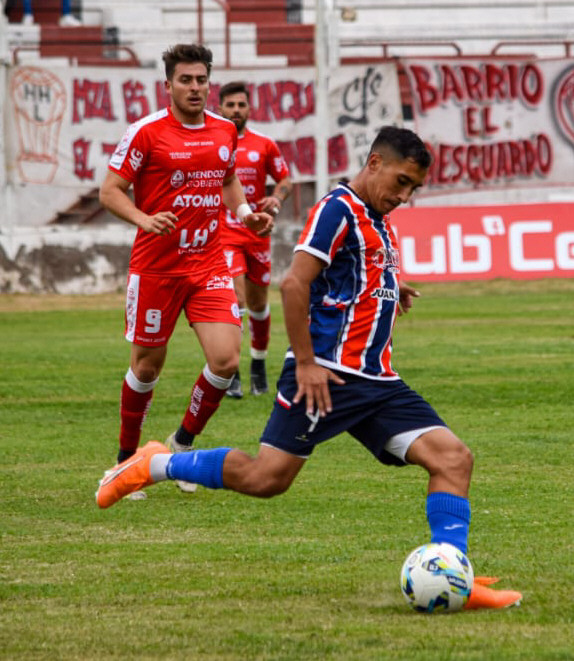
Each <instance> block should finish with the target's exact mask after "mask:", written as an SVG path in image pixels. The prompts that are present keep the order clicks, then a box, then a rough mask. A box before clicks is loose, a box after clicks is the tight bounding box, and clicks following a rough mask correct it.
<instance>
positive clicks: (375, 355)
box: [288, 184, 399, 379]
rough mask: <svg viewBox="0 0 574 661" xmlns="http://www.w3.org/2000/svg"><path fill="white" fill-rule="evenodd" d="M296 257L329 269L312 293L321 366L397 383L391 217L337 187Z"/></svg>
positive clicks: (316, 213)
mask: <svg viewBox="0 0 574 661" xmlns="http://www.w3.org/2000/svg"><path fill="white" fill-rule="evenodd" d="M298 250H304V251H305V252H308V253H309V254H311V255H314V256H315V257H317V258H318V259H320V260H321V261H322V262H324V263H325V267H324V268H323V270H322V271H321V273H320V274H319V275H318V276H317V278H315V280H314V281H313V282H312V283H311V291H310V309H309V328H310V331H311V337H312V340H313V348H314V353H315V358H316V361H317V363H319V364H321V365H324V366H326V367H329V368H334V369H337V370H341V371H344V372H350V373H354V374H358V375H360V376H363V377H367V378H371V379H397V378H398V375H397V373H396V372H395V371H394V370H393V368H392V366H391V353H392V339H391V334H392V329H393V325H394V323H395V319H396V316H397V308H398V301H399V284H398V273H399V253H398V249H397V241H396V238H395V236H394V233H393V231H392V229H391V224H390V218H389V216H381V214H379V213H378V212H376V211H375V210H374V209H372V208H371V207H369V206H368V205H367V204H366V203H365V202H363V200H361V199H360V197H359V196H358V195H357V194H356V193H355V192H354V191H352V190H351V189H350V188H349V187H348V186H346V185H344V184H339V186H338V187H337V188H335V189H334V190H333V191H331V192H330V193H329V194H327V195H326V196H325V197H324V198H323V199H321V200H320V201H319V202H318V203H317V204H316V205H315V206H314V207H313V209H311V211H310V213H309V217H308V219H307V223H306V225H305V227H304V229H303V231H302V233H301V236H300V237H299V240H298V242H297V245H296V246H295V251H298ZM288 355H289V354H288ZM291 355H292V354H291Z"/></svg>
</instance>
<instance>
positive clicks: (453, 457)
mask: <svg viewBox="0 0 574 661" xmlns="http://www.w3.org/2000/svg"><path fill="white" fill-rule="evenodd" d="M438 464H439V466H440V468H441V470H442V472H444V473H447V474H450V475H459V476H461V477H465V478H466V477H468V478H470V475H471V473H472V467H473V464H474V457H473V455H472V452H471V451H470V449H469V448H468V447H467V446H466V445H465V444H464V443H463V442H462V441H457V442H456V443H450V444H449V445H448V447H445V448H444V450H443V451H442V452H441V453H440V456H439V457H438Z"/></svg>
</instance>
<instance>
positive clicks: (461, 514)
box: [427, 491, 470, 553]
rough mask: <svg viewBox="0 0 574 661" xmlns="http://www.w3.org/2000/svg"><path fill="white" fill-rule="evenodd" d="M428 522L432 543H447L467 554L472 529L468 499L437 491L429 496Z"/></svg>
mask: <svg viewBox="0 0 574 661" xmlns="http://www.w3.org/2000/svg"><path fill="white" fill-rule="evenodd" d="M427 521H428V522H429V526H430V529H431V542H437V543H440V542H447V543H448V544H452V545H453V546H456V548H457V549H460V550H461V551H462V552H463V553H466V549H467V546H468V529H469V527H470V504H469V502H468V498H461V496H454V495H453V494H451V493H446V492H443V491H437V492H435V493H429V495H428V496H427Z"/></svg>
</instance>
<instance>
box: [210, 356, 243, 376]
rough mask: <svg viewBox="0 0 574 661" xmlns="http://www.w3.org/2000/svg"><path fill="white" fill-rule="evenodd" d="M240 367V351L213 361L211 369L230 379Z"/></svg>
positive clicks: (218, 374)
mask: <svg viewBox="0 0 574 661" xmlns="http://www.w3.org/2000/svg"><path fill="white" fill-rule="evenodd" d="M238 367H239V353H229V354H227V355H222V356H219V357H218V358H216V359H214V360H212V361H211V363H210V364H209V369H210V370H211V371H212V372H213V373H214V374H216V375H217V376H221V377H223V378H224V379H230V378H231V377H232V376H233V375H234V374H235V372H237V369H238Z"/></svg>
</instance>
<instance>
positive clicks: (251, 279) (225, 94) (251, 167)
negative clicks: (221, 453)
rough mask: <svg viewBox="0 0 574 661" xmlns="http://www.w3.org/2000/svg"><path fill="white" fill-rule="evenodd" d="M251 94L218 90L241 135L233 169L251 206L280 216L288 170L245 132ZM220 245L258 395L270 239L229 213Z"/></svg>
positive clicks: (263, 377) (266, 144)
mask: <svg viewBox="0 0 574 661" xmlns="http://www.w3.org/2000/svg"><path fill="white" fill-rule="evenodd" d="M249 104H250V98H249V89H248V87H247V85H246V84H245V83H243V82H240V81H236V82H231V83H227V84H226V85H223V86H222V87H221V89H220V90H219V112H220V114H221V115H222V116H223V117H225V118H226V119H229V120H231V121H232V122H233V123H234V124H235V126H236V128H237V134H238V142H237V159H236V163H235V169H236V172H237V176H238V177H239V181H241V183H242V185H243V190H244V191H245V196H246V197H247V202H248V203H249V205H250V206H251V208H252V209H253V210H259V211H267V212H268V213H270V214H272V215H274V216H275V215H276V214H278V213H279V211H280V209H281V205H282V204H283V202H284V201H285V200H286V199H287V197H289V195H290V194H291V191H292V189H293V184H292V183H291V179H290V177H289V168H288V167H287V163H286V162H285V159H284V158H283V156H282V155H281V152H280V151H279V147H278V146H277V145H276V144H275V142H274V141H273V140H272V139H271V138H269V137H267V136H265V135H263V134H261V133H259V132H257V131H254V130H252V129H249V128H247V120H248V118H249V110H250V105H249ZM268 175H269V176H270V177H272V178H273V179H274V181H275V186H274V188H273V192H272V193H271V195H266V181H267V176H268ZM222 216H223V220H222V223H221V225H222V227H221V233H222V236H221V241H222V244H223V252H224V254H225V258H226V259H227V264H228V266H229V270H230V271H231V275H232V277H233V285H234V287H235V293H236V294H237V301H238V303H239V314H240V315H241V316H242V317H243V315H244V314H245V312H246V311H247V314H248V316H249V332H250V335H251V349H250V352H251V366H250V381H251V384H250V385H251V388H250V390H251V393H252V394H253V395H260V394H262V393H265V392H267V391H268V390H269V388H268V385H267V374H266V370H265V358H266V357H267V347H268V345H269V329H270V325H271V319H270V316H269V301H268V289H269V283H270V282H271V239H270V238H269V236H266V237H259V236H257V234H256V233H254V232H253V231H252V230H250V229H248V228H246V227H245V225H244V224H243V223H242V222H241V221H240V220H239V219H238V218H237V216H236V215H235V214H234V213H233V211H232V210H231V209H224V210H223V211H222ZM227 394H228V395H229V396H230V397H236V398H240V397H242V396H243V391H242V388H241V377H240V375H239V371H237V372H236V374H235V376H234V378H233V382H232V384H231V386H230V388H229V389H228V391H227Z"/></svg>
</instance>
